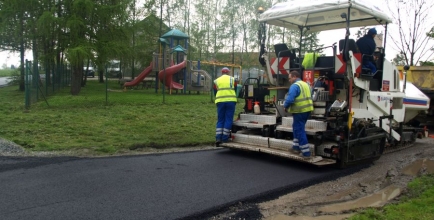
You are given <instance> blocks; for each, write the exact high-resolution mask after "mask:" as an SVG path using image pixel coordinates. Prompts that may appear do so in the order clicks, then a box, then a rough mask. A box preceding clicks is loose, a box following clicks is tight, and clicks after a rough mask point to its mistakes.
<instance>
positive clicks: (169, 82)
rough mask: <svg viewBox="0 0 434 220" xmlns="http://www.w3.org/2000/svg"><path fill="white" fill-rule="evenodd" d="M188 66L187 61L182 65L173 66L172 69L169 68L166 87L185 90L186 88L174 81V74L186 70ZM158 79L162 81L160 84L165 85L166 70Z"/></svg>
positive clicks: (162, 71)
mask: <svg viewBox="0 0 434 220" xmlns="http://www.w3.org/2000/svg"><path fill="white" fill-rule="evenodd" d="M186 64H187V61H185V60H184V61H183V62H182V63H179V64H176V65H173V66H171V67H167V68H166V70H165V71H166V87H167V88H169V89H183V88H184V86H183V85H181V84H179V83H177V82H173V80H172V76H173V74H175V73H177V72H179V71H180V70H182V69H184V68H185V66H186ZM158 79H160V82H162V83H164V81H163V80H164V70H161V71H160V72H159V73H158Z"/></svg>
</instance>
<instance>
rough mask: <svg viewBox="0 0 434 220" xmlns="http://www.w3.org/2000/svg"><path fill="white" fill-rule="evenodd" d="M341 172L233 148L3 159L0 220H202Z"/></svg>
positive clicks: (1, 164)
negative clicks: (164, 152) (232, 207)
mask: <svg viewBox="0 0 434 220" xmlns="http://www.w3.org/2000/svg"><path fill="white" fill-rule="evenodd" d="M342 172H343V171H342V170H338V169H335V168H331V167H322V168H319V167H314V166H310V165H308V164H304V163H298V162H292V161H288V160H287V159H281V158H278V157H273V156H269V155H264V154H259V153H251V152H237V151H231V150H229V149H216V150H209V151H197V152H184V153H170V154H153V155H140V156H122V157H109V158H72V157H57V158H31V157H28V158H13V157H0V219H2V220H9V219H44V220H47V219H62V220H66V219H158V220H161V219H182V218H184V219H195V218H196V219H201V218H202V219H203V218H204V217H205V216H207V215H209V213H212V212H215V211H216V210H217V211H218V210H221V209H222V208H224V207H229V206H230V205H233V204H236V203H237V202H239V201H242V202H245V201H252V200H256V199H262V200H263V199H267V198H271V197H273V196H278V195H281V194H282V192H285V193H286V192H288V191H291V190H295V189H297V188H300V187H305V186H308V185H310V184H312V183H315V182H318V181H322V180H329V179H334V178H337V176H340V175H343V174H342ZM344 172H345V171H344ZM325 190H326V189H325Z"/></svg>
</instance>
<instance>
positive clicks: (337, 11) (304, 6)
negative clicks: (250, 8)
mask: <svg viewBox="0 0 434 220" xmlns="http://www.w3.org/2000/svg"><path fill="white" fill-rule="evenodd" d="M376 3H377V4H376ZM378 4H383V5H378ZM384 4H385V2H383V1H374V0H288V1H287V2H281V3H277V4H275V5H274V6H273V7H271V8H270V9H268V10H266V11H265V12H264V13H262V14H261V15H260V18H259V21H260V22H266V23H268V24H271V25H277V26H281V27H285V28H288V29H296V30H298V29H299V26H302V27H309V28H310V30H311V31H325V30H333V29H340V28H346V26H347V25H346V21H345V19H343V18H341V14H342V13H348V8H349V7H350V8H351V11H350V27H363V26H370V25H380V24H386V23H392V19H391V18H390V17H389V16H388V15H387V14H386V12H384V11H383V10H381V8H380V7H385V5H384Z"/></svg>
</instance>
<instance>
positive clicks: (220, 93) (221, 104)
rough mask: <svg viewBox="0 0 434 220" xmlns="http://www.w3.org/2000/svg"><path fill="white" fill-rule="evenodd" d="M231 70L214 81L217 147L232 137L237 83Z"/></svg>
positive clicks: (225, 68)
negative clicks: (230, 73)
mask: <svg viewBox="0 0 434 220" xmlns="http://www.w3.org/2000/svg"><path fill="white" fill-rule="evenodd" d="M229 72H230V70H229V68H227V67H224V68H223V69H222V75H221V76H220V77H219V78H217V79H216V80H214V92H216V96H215V104H216V105H217V118H218V119H217V125H216V131H215V139H216V146H218V145H219V144H220V143H222V142H223V143H224V142H228V141H229V140H230V139H231V137H230V135H231V129H232V121H233V120H234V113H235V105H236V103H237V95H236V89H237V82H236V81H235V79H234V77H232V76H230V75H229Z"/></svg>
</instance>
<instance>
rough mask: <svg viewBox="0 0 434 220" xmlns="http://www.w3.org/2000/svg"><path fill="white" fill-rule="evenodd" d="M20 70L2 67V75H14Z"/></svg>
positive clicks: (0, 73) (0, 70)
mask: <svg viewBox="0 0 434 220" xmlns="http://www.w3.org/2000/svg"><path fill="white" fill-rule="evenodd" d="M16 71H18V70H17V69H14V70H12V69H0V77H7V76H13V75H14V72H16Z"/></svg>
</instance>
